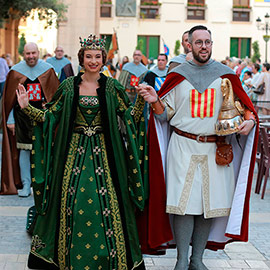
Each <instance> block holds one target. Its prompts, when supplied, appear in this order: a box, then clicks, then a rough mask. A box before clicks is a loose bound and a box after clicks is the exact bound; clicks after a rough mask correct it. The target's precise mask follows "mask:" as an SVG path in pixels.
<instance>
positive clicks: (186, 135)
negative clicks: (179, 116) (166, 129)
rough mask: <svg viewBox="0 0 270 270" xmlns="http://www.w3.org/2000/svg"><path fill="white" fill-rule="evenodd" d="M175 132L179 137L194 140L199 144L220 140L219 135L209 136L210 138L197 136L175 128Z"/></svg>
mask: <svg viewBox="0 0 270 270" xmlns="http://www.w3.org/2000/svg"><path fill="white" fill-rule="evenodd" d="M173 130H174V132H175V133H177V134H178V135H180V136H183V137H186V138H189V139H192V140H196V141H197V142H217V141H218V140H219V136H217V135H209V136H203V135H195V134H192V133H188V132H185V131H182V130H180V129H178V128H176V127H173Z"/></svg>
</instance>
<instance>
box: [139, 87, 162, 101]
mask: <svg viewBox="0 0 270 270" xmlns="http://www.w3.org/2000/svg"><path fill="white" fill-rule="evenodd" d="M135 88H136V90H137V91H138V93H139V95H141V96H142V97H143V98H144V100H145V101H147V102H148V103H150V104H151V103H153V102H156V101H157V97H158V95H157V92H156V90H155V89H154V88H153V87H152V86H150V85H146V84H139V85H138V86H136V87H135Z"/></svg>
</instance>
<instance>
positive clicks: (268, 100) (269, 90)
mask: <svg viewBox="0 0 270 270" xmlns="http://www.w3.org/2000/svg"><path fill="white" fill-rule="evenodd" d="M269 69H270V65H269V64H268V63H264V64H263V65H262V73H261V74H260V77H259V79H258V80H257V81H256V83H254V87H255V88H258V86H260V85H261V84H262V83H265V90H264V93H263V94H262V95H258V98H257V101H258V103H257V106H258V108H259V109H261V110H262V114H268V115H270V73H269Z"/></svg>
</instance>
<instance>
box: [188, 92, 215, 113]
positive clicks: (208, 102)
mask: <svg viewBox="0 0 270 270" xmlns="http://www.w3.org/2000/svg"><path fill="white" fill-rule="evenodd" d="M215 101H216V89H214V88H208V89H206V90H205V91H204V92H203V93H199V92H198V91H197V90H196V89H192V90H190V112H191V117H192V118H195V117H200V118H205V117H213V116H214V113H215Z"/></svg>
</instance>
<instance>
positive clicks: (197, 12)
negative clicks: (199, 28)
mask: <svg viewBox="0 0 270 270" xmlns="http://www.w3.org/2000/svg"><path fill="white" fill-rule="evenodd" d="M206 8H207V6H206V5H205V4H201V3H188V4H187V19H188V20H205V10H206Z"/></svg>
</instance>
